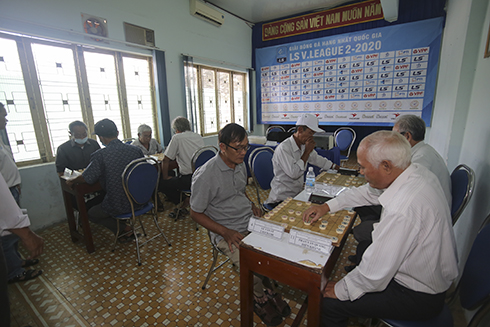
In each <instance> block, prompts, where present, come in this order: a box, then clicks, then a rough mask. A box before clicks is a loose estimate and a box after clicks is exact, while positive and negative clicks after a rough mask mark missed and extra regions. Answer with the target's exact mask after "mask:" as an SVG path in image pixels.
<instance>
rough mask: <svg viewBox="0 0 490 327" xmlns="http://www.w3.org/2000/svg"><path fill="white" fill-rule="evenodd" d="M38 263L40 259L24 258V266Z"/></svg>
mask: <svg viewBox="0 0 490 327" xmlns="http://www.w3.org/2000/svg"><path fill="white" fill-rule="evenodd" d="M38 263H39V259H32V260H29V259H28V260H24V264H23V265H22V268H25V267H30V266H34V265H37V264H38Z"/></svg>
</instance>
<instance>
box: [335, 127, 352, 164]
mask: <svg viewBox="0 0 490 327" xmlns="http://www.w3.org/2000/svg"><path fill="white" fill-rule="evenodd" d="M333 136H334V139H335V146H338V147H339V149H340V151H341V152H346V153H347V155H345V156H344V155H342V154H341V155H340V162H341V163H342V162H343V161H347V160H348V159H349V156H350V150H351V148H352V145H353V144H354V141H355V140H356V132H355V131H354V130H353V129H352V128H350V127H340V128H339V129H337V130H336V131H335V133H334V134H333Z"/></svg>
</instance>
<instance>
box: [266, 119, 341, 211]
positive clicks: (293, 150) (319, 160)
mask: <svg viewBox="0 0 490 327" xmlns="http://www.w3.org/2000/svg"><path fill="white" fill-rule="evenodd" d="M296 126H297V129H296V132H295V133H294V134H293V135H292V136H291V137H289V138H288V139H286V140H284V141H283V142H282V143H281V144H279V145H278V146H277V148H276V150H275V152H274V156H273V157H272V164H273V166H274V178H273V179H272V182H271V191H270V193H269V198H268V199H267V201H266V203H267V204H269V205H270V206H272V207H275V206H276V205H278V204H279V203H280V202H281V201H283V200H285V199H286V198H288V197H295V196H296V195H298V194H299V193H300V192H301V190H302V189H303V182H304V174H305V170H306V167H307V164H308V163H310V164H312V165H315V166H317V167H320V168H322V169H324V170H327V169H339V166H338V165H336V164H334V163H333V162H331V161H330V160H328V159H326V158H324V157H322V156H320V155H318V153H317V152H316V151H315V145H316V144H315V141H314V140H313V134H315V133H316V132H323V130H322V129H321V128H320V127H318V118H317V117H315V116H314V115H311V114H302V115H301V116H300V117H299V119H298V121H297V122H296Z"/></svg>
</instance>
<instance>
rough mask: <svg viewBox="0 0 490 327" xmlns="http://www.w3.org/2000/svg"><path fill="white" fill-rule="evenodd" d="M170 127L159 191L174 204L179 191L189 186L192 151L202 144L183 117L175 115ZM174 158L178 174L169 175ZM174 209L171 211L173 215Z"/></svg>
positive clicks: (199, 137) (178, 196)
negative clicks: (169, 138)
mask: <svg viewBox="0 0 490 327" xmlns="http://www.w3.org/2000/svg"><path fill="white" fill-rule="evenodd" d="M172 129H173V130H174V131H175V135H174V136H173V137H172V139H171V140H170V143H169V144H168V146H167V148H166V149H165V157H164V158H163V162H162V182H161V183H160V186H159V189H160V192H162V193H164V194H165V195H166V196H167V199H168V200H169V201H171V202H173V203H174V204H178V203H179V201H180V191H181V190H189V189H190V188H191V178H192V165H191V159H192V155H193V154H194V152H196V151H197V150H199V149H200V148H202V147H203V146H204V141H203V139H202V136H201V135H199V134H197V133H194V132H192V131H191V124H190V123H189V121H188V120H187V118H185V117H181V116H179V117H176V118H175V119H174V120H173V121H172ZM172 160H176V161H177V164H178V165H179V176H169V175H168V171H169V165H170V163H171V161H172ZM175 214H176V211H175V212H174V213H173V216H174V217H175Z"/></svg>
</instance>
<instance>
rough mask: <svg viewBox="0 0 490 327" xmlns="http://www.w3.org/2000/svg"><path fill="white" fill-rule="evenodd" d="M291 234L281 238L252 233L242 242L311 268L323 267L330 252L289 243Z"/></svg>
mask: <svg viewBox="0 0 490 327" xmlns="http://www.w3.org/2000/svg"><path fill="white" fill-rule="evenodd" d="M288 239H289V234H288V233H284V235H283V237H282V239H281V240H276V239H273V238H269V237H265V236H262V235H260V234H257V233H250V234H249V235H248V236H247V237H245V238H244V239H243V240H242V242H244V243H246V244H248V245H251V246H253V247H254V248H257V249H259V250H261V251H264V252H266V253H269V254H271V255H274V256H276V257H279V258H283V259H286V260H289V261H292V262H296V263H299V264H302V265H304V266H306V267H310V268H322V267H323V266H324V265H325V263H326V262H327V260H328V258H329V257H330V254H328V255H326V254H322V253H319V252H315V251H311V250H308V249H305V248H302V247H299V246H296V245H292V244H289V243H288Z"/></svg>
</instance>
